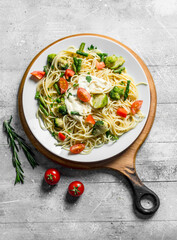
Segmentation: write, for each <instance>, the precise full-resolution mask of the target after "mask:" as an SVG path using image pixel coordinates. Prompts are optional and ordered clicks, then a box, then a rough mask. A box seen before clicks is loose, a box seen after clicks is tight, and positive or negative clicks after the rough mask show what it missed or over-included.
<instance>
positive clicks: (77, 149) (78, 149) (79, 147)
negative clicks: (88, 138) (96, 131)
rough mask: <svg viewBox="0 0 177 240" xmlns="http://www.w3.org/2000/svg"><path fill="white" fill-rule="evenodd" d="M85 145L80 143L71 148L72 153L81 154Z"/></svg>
mask: <svg viewBox="0 0 177 240" xmlns="http://www.w3.org/2000/svg"><path fill="white" fill-rule="evenodd" d="M84 148H85V144H83V143H78V144H75V145H73V146H71V147H70V151H71V152H72V153H74V154H77V153H80V152H82V151H83V150H84Z"/></svg>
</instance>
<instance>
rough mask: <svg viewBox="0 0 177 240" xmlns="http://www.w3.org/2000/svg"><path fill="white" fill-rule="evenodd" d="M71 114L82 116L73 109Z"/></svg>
mask: <svg viewBox="0 0 177 240" xmlns="http://www.w3.org/2000/svg"><path fill="white" fill-rule="evenodd" d="M71 115H78V116H81V115H80V113H79V112H75V111H71Z"/></svg>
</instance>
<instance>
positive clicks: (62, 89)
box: [58, 78, 68, 94]
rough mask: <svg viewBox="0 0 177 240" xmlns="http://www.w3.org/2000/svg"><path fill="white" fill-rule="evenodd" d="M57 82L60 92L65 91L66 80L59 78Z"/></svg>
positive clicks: (66, 86)
mask: <svg viewBox="0 0 177 240" xmlns="http://www.w3.org/2000/svg"><path fill="white" fill-rule="evenodd" d="M58 83H59V87H60V91H61V94H63V93H65V92H66V91H67V89H68V82H67V81H66V79H64V78H60V80H59V82H58Z"/></svg>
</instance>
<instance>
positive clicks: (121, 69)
mask: <svg viewBox="0 0 177 240" xmlns="http://www.w3.org/2000/svg"><path fill="white" fill-rule="evenodd" d="M124 70H125V67H120V68H118V69H116V70H114V73H119V74H121V73H122V71H124Z"/></svg>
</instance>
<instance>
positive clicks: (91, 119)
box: [85, 114, 95, 124]
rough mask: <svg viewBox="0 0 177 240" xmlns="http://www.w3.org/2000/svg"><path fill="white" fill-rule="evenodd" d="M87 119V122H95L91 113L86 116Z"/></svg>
mask: <svg viewBox="0 0 177 240" xmlns="http://www.w3.org/2000/svg"><path fill="white" fill-rule="evenodd" d="M85 121H86V122H87V123H91V124H95V120H94V118H93V117H92V115H91V114H89V115H88V116H87V117H86V119H85Z"/></svg>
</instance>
